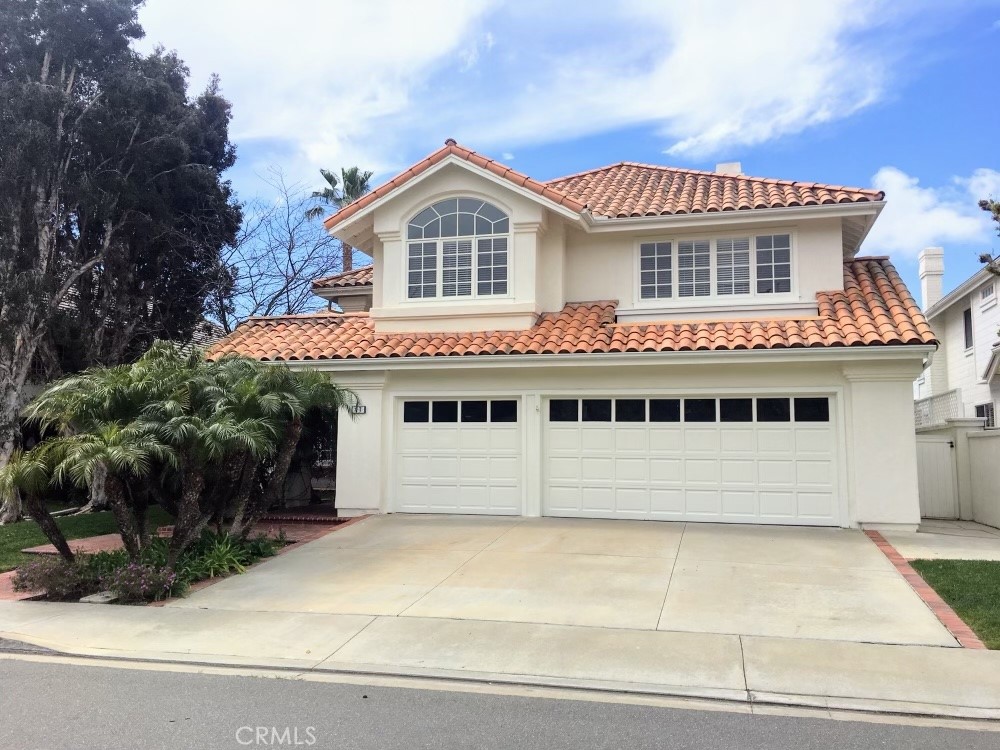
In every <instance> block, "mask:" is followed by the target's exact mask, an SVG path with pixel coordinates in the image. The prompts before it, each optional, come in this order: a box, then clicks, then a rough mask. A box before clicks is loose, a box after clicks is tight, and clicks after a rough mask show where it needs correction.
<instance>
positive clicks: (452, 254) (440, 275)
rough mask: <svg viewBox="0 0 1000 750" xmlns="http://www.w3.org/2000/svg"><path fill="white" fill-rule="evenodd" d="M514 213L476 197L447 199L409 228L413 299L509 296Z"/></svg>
mask: <svg viewBox="0 0 1000 750" xmlns="http://www.w3.org/2000/svg"><path fill="white" fill-rule="evenodd" d="M509 233H510V218H509V217H508V216H507V214H505V213H504V212H503V211H501V210H500V209H499V208H497V207H496V206H494V205H493V204H492V203H487V202H486V201H482V200H479V199H478V198H448V199H446V200H443V201H438V202H437V203H435V204H433V205H432V206H428V207H427V208H425V209H424V210H422V211H420V213H418V214H417V215H416V216H414V217H413V218H412V219H410V223H409V225H408V226H407V229H406V238H407V283H406V296H407V298H409V299H423V298H426V297H490V296H496V295H501V296H502V295H506V294H507V293H508V288H509V287H508V284H507V267H508V259H507V249H508V246H509V241H508V240H509Z"/></svg>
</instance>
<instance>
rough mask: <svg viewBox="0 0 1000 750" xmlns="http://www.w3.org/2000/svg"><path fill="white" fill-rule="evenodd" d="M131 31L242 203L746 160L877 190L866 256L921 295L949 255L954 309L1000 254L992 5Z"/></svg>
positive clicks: (415, 13) (151, 4)
mask: <svg viewBox="0 0 1000 750" xmlns="http://www.w3.org/2000/svg"><path fill="white" fill-rule="evenodd" d="M611 8H614V11H611V10H610V9H611ZM192 18H197V19H198V20H199V22H198V23H197V24H193V23H191V19H192ZM141 19H142V21H143V24H144V26H145V28H146V30H147V39H146V40H144V42H143V43H142V44H143V46H144V47H145V48H151V47H152V46H153V45H154V44H157V43H159V44H163V45H164V46H166V47H168V48H172V49H176V50H177V51H178V53H179V54H180V56H181V57H182V58H183V59H185V60H186V61H187V62H188V64H189V65H190V67H191V70H192V85H193V86H195V87H201V86H203V85H204V83H205V82H206V81H207V79H208V76H209V74H210V73H212V72H217V73H219V75H220V76H221V78H222V88H223V92H224V93H225V94H226V95H227V96H228V97H229V98H230V99H231V100H232V102H233V105H234V110H235V117H234V122H233V129H232V133H233V136H234V140H235V141H236V143H237V146H238V149H239V157H240V159H239V163H238V165H237V167H235V168H234V169H233V170H232V172H231V174H230V178H231V179H232V180H233V183H234V185H235V186H236V189H237V191H238V192H239V194H240V195H241V196H242V197H245V198H250V197H253V196H256V195H266V192H267V188H266V185H265V184H264V183H263V182H262V180H261V179H260V177H259V175H261V174H263V173H264V172H265V170H266V169H268V168H269V167H271V166H279V167H280V168H281V169H282V170H283V171H284V172H285V174H286V176H287V177H288V178H289V179H291V180H292V181H293V182H298V183H301V184H302V186H303V187H304V188H309V187H312V186H314V185H317V181H318V180H319V176H318V170H319V168H320V167H328V168H333V169H338V168H339V167H341V166H350V165H352V164H357V165H359V166H362V167H366V168H369V169H373V170H375V172H376V178H375V182H376V183H377V182H381V181H383V180H385V179H388V178H389V177H391V176H392V175H393V174H394V173H395V172H397V171H399V170H401V169H404V168H406V167H407V166H408V165H409V164H410V163H412V162H414V161H416V160H417V159H419V158H421V157H423V156H425V155H426V154H427V153H429V152H431V151H433V150H434V149H436V148H437V147H439V146H440V145H441V144H442V142H443V141H444V139H445V138H446V137H454V138H457V139H458V140H459V142H461V143H463V144H464V145H466V146H469V147H470V148H473V149H476V150H478V151H481V152H483V153H486V154H488V155H490V156H492V157H494V158H498V159H501V160H506V161H508V162H509V163H510V165H511V166H513V167H515V168H516V169H518V170H520V171H522V172H526V173H527V174H530V175H531V176H533V177H536V178H538V179H549V178H553V177H558V176H560V175H563V174H568V173H572V172H577V171H580V170H583V169H587V168H590V167H595V166H599V165H602V164H607V163H613V162H617V161H622V160H631V161H641V162H646V163H655V164H668V165H676V166H687V167H695V168H703V169H712V168H713V167H714V165H715V164H716V163H717V162H721V161H740V162H742V164H743V169H744V171H745V172H746V173H747V174H752V175H760V176H765V177H781V178H788V179H800V180H813V181H817V182H829V183H834V184H843V185H857V186H875V187H878V188H880V189H884V190H885V191H886V193H887V200H888V205H887V208H886V210H885V211H884V212H883V215H882V217H881V218H880V219H879V222H878V223H877V224H876V229H875V230H874V231H873V233H872V235H871V236H870V238H869V239H868V241H867V242H866V244H865V246H864V251H865V252H866V253H873V254H874V253H878V254H889V255H891V256H892V257H893V259H894V261H895V262H896V265H897V267H898V268H899V269H900V271H901V272H902V273H903V275H904V277H905V278H906V280H907V282H908V283H909V285H910V287H911V289H912V291H913V292H914V293H915V294H917V293H918V291H919V283H918V280H917V274H916V254H917V253H918V252H919V250H920V249H921V248H922V247H925V246H927V245H932V244H934V245H941V246H943V247H945V250H946V269H947V270H946V278H945V285H946V288H951V287H953V286H955V285H957V284H958V283H960V282H961V281H962V280H963V279H964V278H965V277H967V276H968V275H970V274H971V273H973V272H974V271H975V270H976V269H977V267H978V262H977V260H976V258H977V257H978V255H979V253H981V252H984V251H992V252H994V253H997V252H1000V238H998V237H997V236H996V234H995V232H994V231H993V230H992V229H991V226H990V225H989V223H988V221H987V217H986V215H985V214H984V213H983V212H981V211H979V210H978V208H977V207H976V205H975V203H976V200H977V199H978V198H980V197H987V196H988V195H991V194H992V195H994V196H996V197H998V198H1000V147H998V140H997V133H998V129H1000V99H998V97H997V90H996V76H997V73H998V71H1000V1H989V2H987V1H980V2H957V1H953V2H948V3H931V2H907V3H899V2H877V1H867V2H860V0H858V1H855V0H837V1H833V0H831V1H829V2H823V3H803V2H798V0H794V1H782V0H768V1H767V2H763V1H755V0H745V1H744V2H738V3H737V2H724V1H723V0H704V2H699V3H690V2H682V1H677V2H673V1H666V2H664V0H621V2H617V3H615V4H606V3H580V2H579V1H578V0H577V2H564V1H563V0H533V2H531V3H524V2H506V3H504V2H491V1H490V0H466V1H465V2H462V3H455V2H451V1H450V0H424V1H423V2H420V3H413V2H409V1H408V0H364V2H361V0H355V2H343V0H334V1H332V2H331V1H329V0H297V2H294V3H274V2H266V1H265V0H242V1H237V0H212V2H211V3H204V2H202V1H201V0H197V1H196V0H148V2H147V5H146V7H145V9H144V10H143V11H142V15H141ZM220 29H224V30H225V31H224V33H220V32H219V30H220Z"/></svg>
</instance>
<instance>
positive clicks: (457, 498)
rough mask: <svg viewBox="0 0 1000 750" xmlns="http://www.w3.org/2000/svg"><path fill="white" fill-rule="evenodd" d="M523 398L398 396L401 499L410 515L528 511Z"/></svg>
mask: <svg viewBox="0 0 1000 750" xmlns="http://www.w3.org/2000/svg"><path fill="white" fill-rule="evenodd" d="M519 412H520V408H519V403H518V401H516V400H515V399H509V398H507V399H468V400H418V399H405V400H402V401H399V402H398V406H397V415H396V420H397V421H396V436H397V443H396V453H395V461H396V467H395V468H396V471H395V476H396V499H395V505H394V509H395V510H397V511H402V512H408V513H488V514H499V515H520V513H521V474H522V469H521V451H522V447H521V415H520V413H519Z"/></svg>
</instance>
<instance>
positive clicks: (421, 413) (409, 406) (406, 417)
mask: <svg viewBox="0 0 1000 750" xmlns="http://www.w3.org/2000/svg"><path fill="white" fill-rule="evenodd" d="M429 418H430V404H428V403H427V402H426V401H404V402H403V421H404V422H426V421H427V420H428V419H429Z"/></svg>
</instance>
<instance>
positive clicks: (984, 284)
mask: <svg viewBox="0 0 1000 750" xmlns="http://www.w3.org/2000/svg"><path fill="white" fill-rule="evenodd" d="M919 263H920V296H921V303H922V305H923V308H924V315H925V316H926V317H927V319H928V320H929V321H930V323H931V325H932V326H933V327H934V330H935V332H936V333H937V335H938V337H939V338H940V340H941V343H940V349H939V351H938V352H937V354H935V355H934V357H933V358H932V360H931V362H930V364H929V366H928V367H927V368H926V369H925V370H924V371H923V372H922V373H921V374H920V377H918V378H917V380H916V382H915V383H914V387H913V397H914V399H915V400H916V405H915V412H916V421H917V426H918V427H929V426H932V425H938V424H942V423H943V422H944V421H945V420H946V419H953V418H959V419H961V418H967V417H976V418H979V419H982V420H984V424H985V426H986V427H996V426H997V422H996V407H997V402H998V400H1000V305H997V295H998V289H997V287H998V286H1000V279H998V278H997V277H996V276H995V275H994V274H992V273H990V271H989V270H988V269H986V268H983V269H982V270H980V271H979V272H978V273H976V274H974V275H973V276H972V277H970V278H968V279H966V280H965V281H964V282H963V283H961V284H959V285H958V286H957V287H956V288H955V289H953V290H952V291H951V292H949V293H948V294H942V291H943V290H942V279H943V277H944V250H942V249H941V248H940V247H929V248H926V249H925V250H923V251H921V253H920V255H919Z"/></svg>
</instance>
